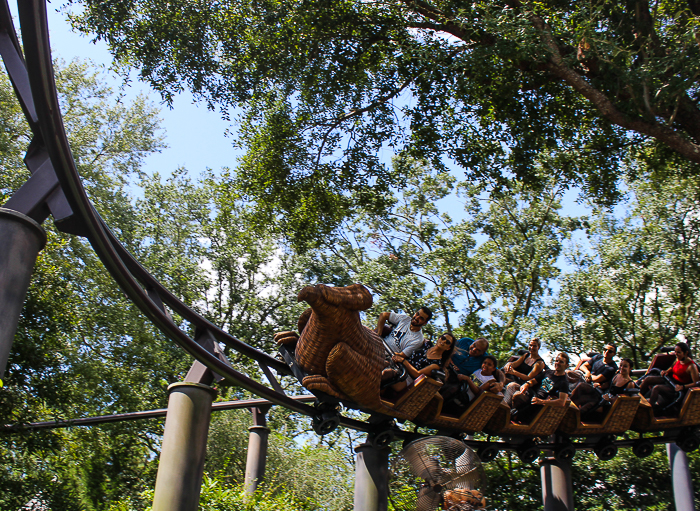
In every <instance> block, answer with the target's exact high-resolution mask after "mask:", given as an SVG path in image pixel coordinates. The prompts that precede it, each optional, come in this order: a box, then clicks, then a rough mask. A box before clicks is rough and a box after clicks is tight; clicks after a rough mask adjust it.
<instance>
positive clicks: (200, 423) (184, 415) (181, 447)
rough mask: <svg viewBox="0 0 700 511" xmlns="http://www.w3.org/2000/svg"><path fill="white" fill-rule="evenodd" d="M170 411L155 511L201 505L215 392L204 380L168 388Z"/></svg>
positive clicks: (192, 508)
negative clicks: (200, 496) (202, 382)
mask: <svg viewBox="0 0 700 511" xmlns="http://www.w3.org/2000/svg"><path fill="white" fill-rule="evenodd" d="M168 392H169V393H170V398H169V400H168V413H167V415H166V416H165V432H164V434H163V446H162V448H161V452H160V463H159V464H158V475H157V476H156V491H155V495H154V496H153V511H195V510H196V509H198V508H199V492H200V490H201V487H202V474H203V472H204V456H205V454H206V451H207V435H208V434H209V419H210V417H211V404H212V401H213V400H214V396H215V395H216V391H215V390H214V389H212V388H211V387H209V386H207V385H202V384H201V383H189V382H185V383H173V384H172V385H170V386H169V387H168Z"/></svg>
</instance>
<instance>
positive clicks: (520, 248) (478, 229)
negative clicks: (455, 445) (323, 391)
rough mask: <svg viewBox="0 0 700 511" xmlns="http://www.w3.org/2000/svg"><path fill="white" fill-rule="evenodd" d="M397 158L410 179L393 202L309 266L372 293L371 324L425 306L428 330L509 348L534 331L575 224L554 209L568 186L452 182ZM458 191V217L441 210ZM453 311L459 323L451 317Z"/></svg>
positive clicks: (350, 226)
mask: <svg viewBox="0 0 700 511" xmlns="http://www.w3.org/2000/svg"><path fill="white" fill-rule="evenodd" d="M395 165H396V166H404V167H405V169H403V170H401V172H402V173H404V174H405V175H407V176H409V178H408V181H407V186H406V188H404V190H403V192H402V193H401V195H400V196H398V197H396V199H395V204H394V206H393V207H392V208H391V209H390V210H389V211H388V212H387V213H386V214H384V215H380V216H374V215H366V216H362V217H360V218H358V219H357V220H356V221H355V222H347V223H346V224H344V229H343V231H342V232H340V233H339V234H338V235H337V237H336V238H333V239H332V241H331V242H330V243H329V244H328V245H327V248H326V250H324V251H316V252H315V253H314V254H313V255H310V256H308V259H309V263H308V269H309V270H308V271H309V274H310V275H311V276H312V278H313V279H315V280H319V281H322V282H327V283H332V284H334V285H347V284H349V283H352V282H361V283H362V284H364V285H366V286H368V288H370V289H371V290H372V292H373V294H374V298H375V301H374V305H373V307H372V308H371V309H370V310H368V311H367V314H366V317H367V320H368V323H371V322H372V321H374V319H375V318H376V317H377V315H378V314H379V312H382V311H386V310H401V311H405V312H411V311H414V310H416V309H417V308H418V307H420V306H422V305H428V306H430V307H431V308H433V310H434V311H435V313H436V319H435V320H433V321H431V323H429V324H428V326H427V327H426V331H427V332H429V333H432V332H433V331H434V330H436V329H439V328H443V327H444V328H447V329H456V330H457V332H458V333H459V334H464V335H470V336H473V335H478V334H484V335H487V336H488V337H489V338H491V340H492V342H493V343H494V344H493V348H492V350H495V352H497V353H501V352H502V353H503V354H504V356H505V354H506V353H507V352H509V351H510V350H511V349H512V348H513V346H514V344H515V342H516V339H517V338H518V336H519V334H520V332H521V331H530V332H531V331H533V330H534V329H535V326H536V323H535V318H536V316H537V313H538V311H539V310H540V307H541V305H542V304H543V301H544V298H545V297H546V295H547V293H549V284H550V282H552V281H553V280H554V279H556V278H557V276H558V275H559V269H558V268H557V267H556V262H557V259H558V257H559V255H560V253H561V250H562V244H563V242H564V241H565V240H566V239H567V238H568V237H569V236H570V234H571V232H572V231H573V230H575V229H576V228H577V227H578V225H579V224H578V221H577V220H576V219H573V218H569V217H565V216H562V215H560V214H559V210H560V209H561V205H560V200H561V196H562V194H563V193H564V191H565V188H564V187H563V186H561V185H559V184H557V183H556V181H555V180H554V179H552V180H551V181H550V183H549V186H548V187H547V188H545V189H542V190H539V191H533V190H532V189H530V188H528V187H526V186H523V185H521V184H519V183H518V182H515V181H508V182H507V183H506V184H507V186H508V188H505V186H498V185H496V184H494V183H490V184H484V185H481V186H474V185H469V184H468V183H465V182H462V183H459V184H458V183H457V180H456V179H455V178H453V177H452V176H450V175H449V174H445V173H442V172H438V171H436V170H434V169H431V168H430V167H429V166H427V165H426V164H425V162H416V161H415V160H411V159H401V158H398V159H396V161H395ZM457 193H459V197H460V198H462V199H463V200H464V201H465V202H466V208H465V215H464V218H463V219H461V220H453V219H452V218H451V216H450V215H448V214H446V213H445V212H444V211H442V209H443V208H444V207H445V202H446V201H448V200H449V201H453V202H456V201H457V200H458V197H457V196H456V195H455V194H457ZM457 214H459V213H457ZM455 313H460V314H461V315H460V319H459V324H452V323H453V321H451V319H450V316H451V315H454V314H455ZM485 318H488V320H489V324H488V325H484V323H485V321H486V319H485Z"/></svg>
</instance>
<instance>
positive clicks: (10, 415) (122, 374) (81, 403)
mask: <svg viewBox="0 0 700 511" xmlns="http://www.w3.org/2000/svg"><path fill="white" fill-rule="evenodd" d="M57 88H58V91H59V95H60V100H61V106H62V113H63V119H64V122H65V125H66V127H67V130H68V134H69V140H70V142H71V145H72V147H73V148H74V155H75V160H76V164H77V165H78V168H79V170H80V172H81V175H82V176H83V177H84V180H85V183H86V186H87V190H88V193H89V194H90V196H91V198H92V200H93V201H94V203H95V204H96V207H97V209H98V210H99V211H100V212H101V213H102V215H103V216H104V217H105V218H106V219H107V221H108V222H109V223H110V224H111V225H112V226H113V228H114V229H115V230H116V231H117V232H118V234H119V235H120V236H121V237H123V238H124V239H125V242H126V243H127V245H128V246H130V247H133V246H134V243H133V242H134V238H133V232H134V227H135V225H136V218H135V217H136V212H135V211H134V209H133V206H132V205H131V203H130V200H129V198H128V195H127V193H126V188H125V187H126V185H127V183H128V179H129V176H134V175H135V174H136V173H137V172H138V171H139V167H140V165H141V163H142V161H143V158H144V157H145V155H146V154H148V153H150V152H153V151H157V150H159V149H160V147H162V142H161V140H160V138H159V135H158V122H159V121H158V118H157V114H156V111H155V110H154V109H153V108H152V107H151V106H150V105H148V104H147V102H146V101H145V99H144V98H137V99H136V100H134V101H133V102H131V103H130V104H124V103H123V102H121V101H117V99H118V96H117V95H115V94H114V93H113V91H111V90H110V89H109V88H108V87H107V86H106V85H105V84H104V83H103V81H102V79H101V78H100V76H99V75H98V74H96V73H94V72H93V71H91V70H90V69H89V65H88V64H87V63H80V62H71V63H69V64H59V65H58V67H57ZM0 90H1V91H2V93H1V96H2V97H3V98H8V99H7V101H8V103H9V104H8V108H7V109H3V113H2V115H3V117H4V118H6V119H4V120H6V121H7V122H6V124H5V127H6V130H4V132H3V133H4V136H6V137H7V139H9V140H13V141H14V145H10V146H5V149H6V151H4V152H3V153H2V160H1V163H2V168H1V169H0V176H2V178H3V182H2V192H3V197H4V199H7V198H8V197H9V195H10V194H11V193H12V192H13V191H15V190H16V189H17V188H18V187H19V186H20V185H21V184H22V182H23V180H24V179H26V177H28V172H27V171H26V169H23V165H22V160H21V150H22V148H23V147H26V145H28V143H29V137H30V133H29V129H28V127H27V126H26V124H25V123H24V121H23V118H22V114H21V111H20V110H19V108H18V106H17V104H16V101H15V102H14V103H12V102H10V101H9V98H10V97H11V96H10V93H11V91H12V88H11V86H10V84H9V81H8V80H7V78H6V76H5V75H0ZM45 228H46V229H47V233H48V240H49V241H48V243H47V246H46V248H45V249H44V250H43V251H42V252H41V254H40V255H39V258H38V261H37V263H36V266H35V271H34V273H33V275H32V282H31V286H30V289H29V292H28V296H27V300H26V304H25V307H24V310H23V312H22V316H21V318H20V322H19V327H18V330H17V335H16V338H15V341H14V344H13V349H12V352H11V354H10V359H9V361H8V369H7V377H6V381H5V387H4V388H3V389H2V390H0V400H1V401H2V406H1V407H0V408H1V410H2V411H1V412H0V416H1V420H2V422H3V423H4V424H7V423H16V422H28V421H36V420H50V419H54V418H72V417H76V416H83V415H94V414H106V413H112V412H121V411H129V410H134V409H144V408H145V409H148V408H153V407H159V406H162V405H164V394H163V389H164V386H165V385H167V382H168V381H175V375H176V374H178V373H179V372H180V371H182V370H183V369H184V366H183V365H182V363H181V359H182V357H181V356H180V353H179V352H178V350H176V349H174V347H171V346H169V345H166V344H163V343H162V339H161V337H160V336H159V335H158V334H157V333H156V332H155V331H154V329H153V328H152V327H151V326H150V325H149V324H148V322H147V321H146V320H145V319H144V318H142V317H141V316H140V315H139V314H138V313H137V312H136V311H135V310H134V308H133V307H132V306H131V305H130V303H129V302H128V300H126V298H125V297H124V296H123V294H122V293H121V292H120V291H119V289H117V287H116V285H115V284H114V282H113V281H112V279H111V278H110V277H109V275H107V274H106V272H104V269H103V268H102V266H101V264H100V263H99V261H98V260H97V258H96V257H95V255H94V253H93V252H92V249H91V248H90V247H89V245H88V244H87V243H86V242H84V241H83V240H80V239H78V238H76V237H73V236H68V235H64V234H62V233H60V232H58V231H56V230H55V229H54V228H52V226H51V225H50V224H48V223H47V224H46V225H45ZM144 382H152V384H150V385H144ZM135 389H138V391H135ZM159 430H160V426H159V425H158V424H156V423H153V422H152V423H149V424H141V425H134V424H122V425H114V426H108V427H106V428H105V429H103V430H82V431H71V432H67V431H61V432H59V431H45V432H26V433H22V434H11V435H5V436H3V437H2V444H1V445H0V449H1V452H2V457H3V459H11V460H12V463H7V464H5V470H3V472H2V476H1V477H2V483H0V484H2V486H3V488H6V489H8V491H4V492H3V494H2V496H0V501H1V502H2V503H1V504H0V506H1V507H3V508H8V509H18V508H21V507H22V506H24V505H25V504H26V503H27V502H29V501H32V500H35V501H37V502H40V503H45V504H47V505H51V506H55V507H57V508H62V509H101V508H103V507H104V505H105V502H106V501H108V500H109V499H110V498H113V497H115V496H117V495H125V494H130V493H132V494H135V493H137V492H139V491H140V490H141V484H142V482H141V481H142V479H146V480H148V478H149V477H150V476H149V469H148V467H147V465H146V462H147V460H148V457H149V456H150V452H151V449H150V447H151V443H152V438H153V437H154V436H155V435H157V434H158V431H159Z"/></svg>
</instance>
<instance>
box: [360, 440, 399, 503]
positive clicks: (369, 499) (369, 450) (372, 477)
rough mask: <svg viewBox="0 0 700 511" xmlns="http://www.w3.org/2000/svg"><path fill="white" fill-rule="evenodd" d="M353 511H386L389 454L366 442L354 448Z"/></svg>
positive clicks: (385, 450) (388, 450) (387, 449)
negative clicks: (355, 456)
mask: <svg viewBox="0 0 700 511" xmlns="http://www.w3.org/2000/svg"><path fill="white" fill-rule="evenodd" d="M355 452H356V453H357V458H356V461H355V500H354V506H353V509H354V511H386V510H387V507H388V501H389V452H390V449H389V448H388V447H385V448H383V449H376V448H375V447H373V446H372V444H371V443H369V442H366V443H364V444H360V445H358V446H357V447H355Z"/></svg>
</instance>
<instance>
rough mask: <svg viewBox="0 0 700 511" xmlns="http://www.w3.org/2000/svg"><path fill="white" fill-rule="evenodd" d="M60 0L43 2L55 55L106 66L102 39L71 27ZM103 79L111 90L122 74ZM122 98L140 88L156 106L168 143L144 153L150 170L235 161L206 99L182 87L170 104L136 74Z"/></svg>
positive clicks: (223, 126) (193, 169) (224, 125)
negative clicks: (92, 38) (196, 99)
mask: <svg viewBox="0 0 700 511" xmlns="http://www.w3.org/2000/svg"><path fill="white" fill-rule="evenodd" d="M59 5H60V3H59V2H54V3H50V4H48V11H49V30H50V35H51V50H52V53H53V56H54V58H61V59H63V60H66V61H70V60H72V59H74V58H79V59H90V60H92V61H93V62H94V63H95V64H97V65H103V66H105V67H107V66H109V64H110V63H111V56H110V54H109V52H108V51H107V45H106V44H104V43H97V44H93V43H91V42H90V40H89V39H88V38H86V37H83V36H81V35H79V34H76V33H73V32H72V31H71V29H70V25H69V24H68V22H67V21H66V20H65V14H63V13H57V12H56V7H57V6H59ZM10 8H11V10H12V11H13V14H14V15H15V28H16V30H17V31H18V32H19V23H18V21H17V17H16V15H17V11H16V6H15V4H14V3H13V2H10ZM105 78H107V82H108V83H110V85H111V86H112V87H113V88H114V89H115V90H116V89H118V88H119V87H120V86H121V85H122V80H121V79H120V78H117V77H115V76H113V75H112V76H111V77H110V75H109V74H106V75H105ZM125 93H126V96H127V99H128V98H129V97H135V96H136V95H138V94H139V93H142V94H145V95H146V96H148V97H149V98H150V100H151V102H152V103H154V104H156V105H158V106H159V107H160V109H161V113H160V116H161V118H162V119H163V123H162V126H163V128H164V130H165V136H166V143H167V145H168V147H167V148H166V149H164V150H163V151H162V152H161V153H159V154H154V155H151V156H149V157H148V159H147V160H146V164H145V165H144V169H143V170H145V171H146V172H148V173H149V174H152V173H155V172H158V173H159V174H161V175H169V174H170V173H171V172H172V171H173V170H175V169H177V168H178V167H185V168H186V169H187V170H188V171H189V172H190V173H191V174H192V175H194V176H198V175H200V174H201V173H202V172H203V171H204V170H205V169H206V168H212V169H220V168H221V167H235V166H236V158H237V156H238V155H239V154H240V152H238V151H236V150H235V149H234V148H233V145H232V142H233V139H232V138H231V137H227V136H225V133H226V131H227V129H229V128H231V126H232V125H231V122H228V121H224V120H222V119H221V116H220V115H219V114H218V113H217V112H212V111H209V110H207V108H206V105H199V104H197V103H195V102H194V100H193V98H192V96H191V94H189V93H183V94H180V95H179V96H177V97H176V98H175V101H174V103H173V108H172V109H168V107H167V106H166V105H164V104H162V103H161V100H160V96H159V95H158V94H156V93H154V92H152V91H151V90H150V89H149V87H148V86H147V85H144V84H142V83H139V82H138V81H136V80H133V81H132V82H131V86H129V87H127V88H126V89H125Z"/></svg>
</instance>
